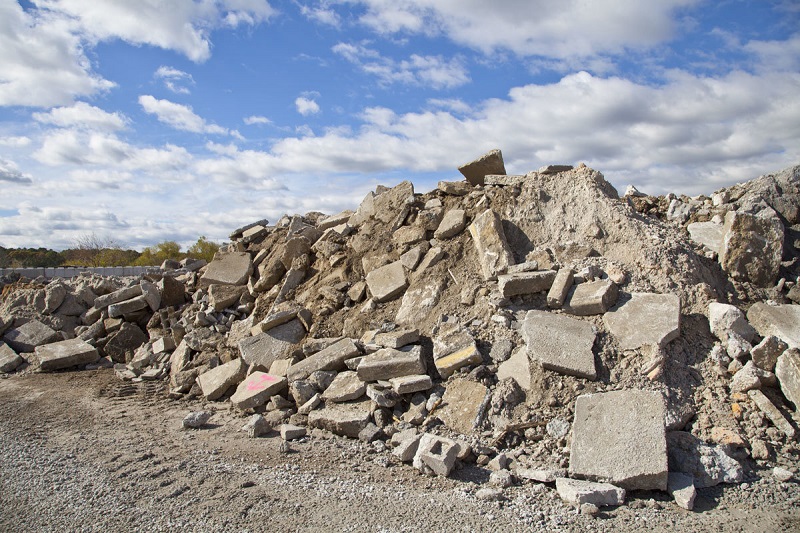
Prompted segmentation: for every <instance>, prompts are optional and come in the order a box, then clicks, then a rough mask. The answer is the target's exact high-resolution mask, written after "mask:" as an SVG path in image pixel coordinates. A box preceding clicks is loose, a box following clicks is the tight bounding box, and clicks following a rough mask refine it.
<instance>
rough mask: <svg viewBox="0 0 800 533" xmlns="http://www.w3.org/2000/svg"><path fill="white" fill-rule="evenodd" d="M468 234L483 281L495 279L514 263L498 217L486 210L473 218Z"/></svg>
mask: <svg viewBox="0 0 800 533" xmlns="http://www.w3.org/2000/svg"><path fill="white" fill-rule="evenodd" d="M469 233H470V235H472V241H473V242H474V244H475V249H476V250H477V252H478V261H479V263H480V268H481V273H482V274H483V279H484V280H486V281H490V280H495V279H497V275H498V274H502V273H503V272H505V271H506V269H508V267H509V266H510V265H512V264H513V263H514V255H513V254H512V253H511V248H509V246H508V242H507V241H506V234H505V232H504V231H503V222H502V220H500V215H498V214H497V213H495V212H494V211H492V210H491V209H487V210H486V211H484V212H483V213H481V214H479V215H478V216H476V217H475V219H474V220H473V221H472V224H470V226H469Z"/></svg>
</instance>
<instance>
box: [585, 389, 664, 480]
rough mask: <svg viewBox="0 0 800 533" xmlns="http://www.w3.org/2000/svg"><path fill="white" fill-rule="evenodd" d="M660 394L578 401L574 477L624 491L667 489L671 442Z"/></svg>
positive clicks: (617, 394)
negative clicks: (668, 458) (666, 429)
mask: <svg viewBox="0 0 800 533" xmlns="http://www.w3.org/2000/svg"><path fill="white" fill-rule="evenodd" d="M664 411H665V408H664V399H663V398H662V396H661V394H660V393H657V392H651V391H643V390H623V391H613V392H606V393H600V394H587V395H583V396H579V397H578V398H577V400H576V401H575V420H574V422H573V426H572V447H571V449H570V458H569V471H570V475H572V476H576V477H580V478H585V479H590V480H594V481H598V480H600V481H610V482H611V483H614V484H615V485H619V486H620V487H622V488H624V489H630V490H634V489H641V490H648V489H656V490H666V489H667V472H668V469H667V440H666V435H665V433H666V432H665V428H664V414H665V413H664Z"/></svg>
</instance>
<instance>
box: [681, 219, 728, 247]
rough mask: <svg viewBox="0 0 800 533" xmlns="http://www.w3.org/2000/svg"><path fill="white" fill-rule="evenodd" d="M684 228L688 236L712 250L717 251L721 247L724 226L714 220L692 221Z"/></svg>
mask: <svg viewBox="0 0 800 533" xmlns="http://www.w3.org/2000/svg"><path fill="white" fill-rule="evenodd" d="M686 229H687V230H688V231H689V237H690V238H691V239H692V240H693V241H694V242H696V243H697V244H699V245H701V246H705V247H706V248H708V249H709V250H711V251H712V252H716V253H719V250H720V248H722V236H723V234H724V226H723V225H722V224H717V223H715V222H692V223H691V224H689V225H688V226H686Z"/></svg>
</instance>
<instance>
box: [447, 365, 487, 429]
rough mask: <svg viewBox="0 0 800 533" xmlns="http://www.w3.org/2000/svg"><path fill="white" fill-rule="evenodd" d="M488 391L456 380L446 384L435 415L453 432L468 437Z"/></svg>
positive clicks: (473, 383)
mask: <svg viewBox="0 0 800 533" xmlns="http://www.w3.org/2000/svg"><path fill="white" fill-rule="evenodd" d="M488 391H489V389H487V388H486V387H485V386H483V385H481V384H480V383H476V382H474V381H469V380H466V379H458V380H455V381H453V382H450V383H448V384H447V390H445V393H444V396H443V397H442V404H441V405H440V406H439V409H438V410H437V411H436V415H437V416H438V417H439V418H440V419H441V420H442V422H444V423H445V425H446V426H447V427H449V428H450V429H452V430H453V431H457V432H459V433H463V434H465V435H469V434H471V433H472V431H473V429H474V428H475V421H476V419H477V418H478V416H479V414H480V408H481V405H482V404H483V402H484V400H485V399H486V394H487V393H488Z"/></svg>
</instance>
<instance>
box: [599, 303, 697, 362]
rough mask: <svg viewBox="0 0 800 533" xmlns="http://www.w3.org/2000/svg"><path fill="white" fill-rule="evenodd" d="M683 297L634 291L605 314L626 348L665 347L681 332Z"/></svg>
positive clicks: (611, 330) (609, 324) (621, 346)
mask: <svg viewBox="0 0 800 533" xmlns="http://www.w3.org/2000/svg"><path fill="white" fill-rule="evenodd" d="M680 317H681V300H680V298H678V296H677V295H675V294H650V293H641V292H640V293H633V294H631V299H630V300H628V301H627V302H625V303H623V304H621V305H619V306H617V307H615V308H614V309H611V310H609V312H608V313H606V314H605V315H603V321H604V322H605V324H606V327H607V328H608V330H609V331H610V332H611V334H612V335H614V337H616V339H617V341H618V342H619V345H620V348H622V349H623V350H635V349H637V348H641V347H642V346H645V345H651V346H664V345H666V344H667V343H668V342H670V341H672V340H673V339H676V338H677V337H678V335H680Z"/></svg>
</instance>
